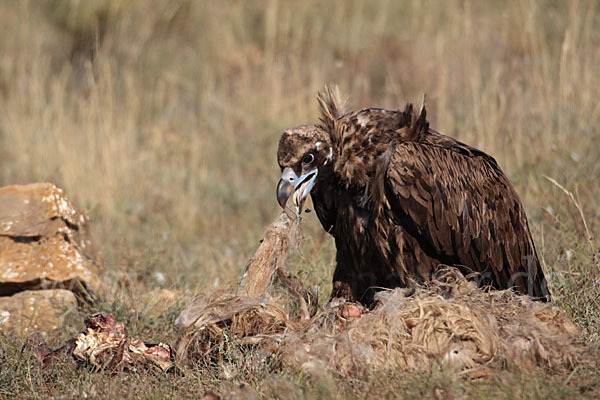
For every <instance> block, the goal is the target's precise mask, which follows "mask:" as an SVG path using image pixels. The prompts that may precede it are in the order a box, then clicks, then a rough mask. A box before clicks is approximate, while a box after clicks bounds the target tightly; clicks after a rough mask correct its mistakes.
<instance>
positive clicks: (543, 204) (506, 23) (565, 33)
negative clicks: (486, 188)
mask: <svg viewBox="0 0 600 400" xmlns="http://www.w3.org/2000/svg"><path fill="white" fill-rule="evenodd" d="M599 26H600V11H599V8H598V2H597V1H593V0H582V1H569V2H562V1H554V0H539V1H538V0H524V1H520V0H515V1H508V2H504V1H468V0H461V1H459V0H448V1H442V0H440V1H417V0H403V1H392V0H378V1H369V2H364V1H357V0H356V1H354V0H351V1H335V2H327V3H324V2H322V1H316V0H315V1H313V0H311V1H302V2H295V1H276V0H271V1H256V2H244V1H239V0H237V1H228V0H223V1H205V2H201V1H191V0H171V1H167V0H148V1H135V2H131V1H126V0H86V1H84V0H47V1H33V0H20V1H12V0H2V1H0V185H7V184H13V183H29V182H35V181H51V182H54V183H56V184H57V185H59V186H60V187H63V188H64V189H65V190H66V193H67V195H68V196H69V197H70V199H71V200H72V201H73V202H74V204H76V205H77V206H79V207H80V208H82V209H84V210H85V211H86V212H87V213H88V214H89V215H90V217H91V218H92V223H93V228H94V235H95V239H96V242H97V245H98V247H99V249H100V252H101V254H102V256H103V259H104V260H105V264H106V265H105V266H106V273H107V274H108V275H113V276H116V277H118V276H123V275H127V276H132V277H133V278H132V279H133V280H134V281H136V282H138V283H139V286H136V287H137V290H139V291H142V290H146V289H148V288H154V287H157V286H159V285H161V284H162V285H164V286H166V287H171V288H176V289H186V290H189V291H192V292H193V291H197V290H200V288H202V287H204V286H207V285H211V284H213V283H214V282H215V280H216V279H219V281H220V282H234V281H236V280H237V279H238V278H239V277H240V275H241V272H242V269H243V267H244V265H245V263H246V261H247V260H248V258H249V257H250V256H251V255H252V253H253V251H254V250H255V249H256V247H257V245H258V240H259V239H260V237H261V233H262V230H263V229H264V228H265V226H266V225H268V224H269V223H270V222H271V221H272V219H273V218H274V217H275V216H276V215H277V214H278V213H279V207H278V205H277V203H276V201H275V194H274V192H275V184H276V182H277V180H278V175H279V169H278V166H277V163H276V157H275V154H276V146H277V142H278V139H279V135H280V133H281V132H282V131H283V130H284V129H285V128H287V127H290V126H293V125H299V124H305V123H313V122H316V120H317V118H318V110H317V102H316V100H315V96H316V93H317V91H318V90H320V89H322V88H323V86H324V85H325V84H327V83H331V82H335V83H338V84H339V85H340V87H341V89H342V91H343V93H344V94H346V95H348V96H349V97H350V104H351V106H352V107H366V106H382V107H388V108H402V107H403V106H404V104H405V102H406V101H416V100H418V98H419V96H420V95H421V93H423V92H425V93H426V94H427V101H428V106H429V113H428V115H429V118H430V121H431V123H432V126H433V127H434V128H435V129H437V130H439V131H441V132H443V133H446V134H448V135H452V136H455V137H457V138H459V139H460V140H463V141H465V142H467V143H469V144H472V145H474V146H476V147H479V148H481V149H483V150H484V151H486V152H488V153H490V154H492V155H493V156H494V157H496V159H497V160H498V161H499V163H500V165H501V166H502V167H503V169H504V170H505V172H506V173H507V174H508V175H509V177H510V178H511V180H512V181H513V183H514V184H515V186H516V188H517V191H518V192H519V193H520V195H521V197H522V200H523V201H524V203H525V206H526V209H527V211H528V215H529V218H530V224H531V228H532V231H533V235H534V238H535V240H536V244H537V247H538V252H539V253H540V256H541V257H542V258H543V260H544V264H545V268H546V271H547V273H548V276H549V278H550V280H551V285H552V290H553V292H554V294H555V297H556V300H557V302H558V303H559V304H560V305H562V306H563V307H564V308H565V309H566V310H567V311H568V312H569V313H570V315H571V316H572V317H573V318H574V320H575V322H576V323H578V324H579V325H580V326H581V327H582V328H584V332H585V334H586V335H587V337H588V338H589V339H590V340H592V341H595V342H598V341H600V337H599V329H600V328H599V327H598V324H597V320H598V318H600V315H599V310H600V301H599V293H600V290H599V289H598V287H599V286H600V271H599V269H600V261H598V260H597V259H596V261H594V259H593V256H594V254H595V252H597V251H598V241H597V239H596V238H595V235H597V233H598V231H599V229H600V226H599V223H600V222H599V217H600V203H599V201H598V198H600V187H599V185H598V178H599V177H600V164H599V163H598V159H599V158H600V146H599V145H598V139H600V130H599V128H598V125H599V122H600V101H599V99H600V74H599V72H598V71H599V68H598V65H600V29H598V27H599ZM544 175H547V176H549V177H551V178H553V179H555V180H556V181H557V182H558V183H560V184H561V185H563V186H564V188H565V189H567V190H569V191H571V192H572V193H573V199H571V198H570V197H569V196H567V195H566V194H565V193H564V192H563V191H562V190H561V189H560V188H558V187H557V186H556V185H555V184H553V183H551V182H550V181H548V180H547V179H545V178H544V177H543V176H544ZM577 205H579V207H580V208H581V210H582V212H581V213H580V212H579V211H578V209H577ZM305 221H306V224H305V227H304V232H305V235H306V239H305V241H304V243H303V245H302V248H301V251H300V253H299V255H298V256H296V257H295V258H294V259H293V260H291V265H290V267H291V269H292V270H293V271H295V272H296V273H298V274H299V275H300V276H301V278H302V279H303V280H305V281H307V282H308V283H310V284H311V286H312V285H319V286H320V288H321V292H322V293H323V295H324V296H327V295H328V292H329V290H330V286H329V285H330V283H329V282H330V279H331V274H332V272H333V262H334V249H333V243H332V241H331V240H330V239H329V238H328V236H327V235H326V234H325V233H324V232H322V229H321V228H320V226H319V225H318V223H317V221H316V217H315V216H314V214H308V215H307V216H306V217H305ZM584 221H585V223H584ZM586 226H587V232H586ZM589 236H591V238H590V237H589ZM596 254H597V253H596ZM155 272H160V273H162V274H164V276H165V277H166V282H164V283H160V282H157V281H156V280H155V279H154V278H153V277H152V276H153V274H154V273H155Z"/></svg>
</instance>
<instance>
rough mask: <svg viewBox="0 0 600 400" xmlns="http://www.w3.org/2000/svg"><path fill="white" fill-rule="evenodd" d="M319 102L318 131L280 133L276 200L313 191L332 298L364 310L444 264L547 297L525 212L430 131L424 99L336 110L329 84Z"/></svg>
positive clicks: (497, 181)
mask: <svg viewBox="0 0 600 400" xmlns="http://www.w3.org/2000/svg"><path fill="white" fill-rule="evenodd" d="M318 100H319V104H320V107H321V122H320V124H319V125H311V126H307V125H305V126H299V127H296V128H292V129H289V130H287V131H285V132H284V133H283V135H282V136H281V139H280V141H279V149H278V152H277V158H278V162H279V166H280V167H281V171H282V175H281V180H280V181H279V184H278V185H277V199H278V201H279V204H280V205H281V206H282V207H285V205H286V202H287V200H288V198H289V197H290V196H291V195H292V193H293V194H294V196H297V198H296V202H295V203H296V204H298V200H299V201H300V204H302V202H303V201H304V199H305V198H306V197H307V196H308V194H309V193H310V195H311V196H312V201H313V205H314V209H315V211H316V214H317V216H318V218H319V220H320V222H321V224H322V225H323V228H325V230H326V231H327V232H329V233H330V234H331V235H333V237H334V238H335V246H336V249H337V256H336V263H337V265H336V268H335V271H334V274H333V291H332V297H342V298H346V299H348V300H353V301H360V302H362V303H364V304H367V305H372V302H373V295H374V292H375V291H376V290H378V289H381V288H393V287H411V286H412V285H413V283H415V282H423V281H426V280H428V279H430V278H431V277H432V275H433V273H434V272H435V271H436V269H438V268H439V267H440V266H455V267H456V268H458V269H459V270H460V271H461V272H462V273H463V274H465V275H471V279H473V280H474V281H476V282H477V284H478V285H479V286H488V287H492V288H495V289H506V288H511V287H512V288H514V290H516V291H517V292H519V293H523V294H528V295H529V296H531V297H533V298H535V299H539V300H543V301H547V300H549V299H550V295H549V293H548V289H547V284H546V280H545V278H544V273H543V271H542V268H541V266H540V261H539V259H538V256H537V254H536V250H535V245H534V243H533V239H532V237H531V233H530V231H529V226H528V223H527V217H526V216H525V210H524V209H523V205H522V204H521V201H520V200H519V196H518V195H517V193H516V191H515V189H514V188H513V187H512V185H511V184H510V182H509V181H508V179H507V177H506V176H505V175H504V173H503V172H502V171H501V170H500V167H499V166H498V164H497V163H496V160H494V158H492V157H491V156H489V155H488V154H486V153H484V152H482V151H481V150H478V149H476V148H473V147H471V146H468V145H466V144H464V143H461V142H459V141H457V140H455V139H453V138H451V137H448V136H445V135H442V134H440V133H438V132H436V131H435V130H433V129H431V128H430V127H429V123H428V122H427V120H426V112H425V107H424V104H423V106H422V107H421V108H420V110H415V109H413V106H412V105H411V104H408V105H407V106H406V108H405V109H404V111H391V110H384V109H381V108H367V109H362V110H358V111H351V112H346V111H345V110H344V104H343V103H342V102H341V100H340V96H339V92H338V90H337V88H327V89H325V91H324V92H323V93H320V94H319V96H318ZM300 207H301V206H300Z"/></svg>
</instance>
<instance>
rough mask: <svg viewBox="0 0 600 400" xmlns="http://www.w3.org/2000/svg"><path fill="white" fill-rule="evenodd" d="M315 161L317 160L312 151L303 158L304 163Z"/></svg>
mask: <svg viewBox="0 0 600 400" xmlns="http://www.w3.org/2000/svg"><path fill="white" fill-rule="evenodd" d="M313 161H315V156H314V155H313V154H312V153H308V154H307V155H305V156H304V158H303V159H302V162H303V163H304V164H310V163H312V162H313Z"/></svg>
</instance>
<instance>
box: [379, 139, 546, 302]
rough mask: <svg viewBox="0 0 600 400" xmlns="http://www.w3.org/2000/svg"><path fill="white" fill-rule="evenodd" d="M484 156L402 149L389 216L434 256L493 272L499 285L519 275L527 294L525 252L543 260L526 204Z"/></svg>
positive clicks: (411, 145)
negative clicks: (529, 224)
mask: <svg viewBox="0 0 600 400" xmlns="http://www.w3.org/2000/svg"><path fill="white" fill-rule="evenodd" d="M450 143H452V142H449V141H445V142H444V144H445V145H446V146H448V145H449V144H450ZM455 143H457V142H455ZM481 154H483V153H480V152H479V153H475V152H467V151H463V152H457V151H456V150H455V149H452V148H448V147H442V146H438V145H432V144H430V143H415V142H407V143H400V144H397V145H396V149H395V151H394V153H393V155H392V157H391V160H390V163H389V165H388V169H387V173H386V175H385V180H386V182H385V186H386V193H387V196H388V197H387V201H388V203H389V204H390V205H391V208H390V212H391V214H392V216H393V218H394V220H395V221H396V223H397V224H398V225H401V226H403V227H405V228H407V230H408V231H409V232H410V233H411V234H413V235H415V236H416V237H417V239H418V241H419V243H421V244H422V248H423V249H424V250H425V251H426V252H428V256H429V257H432V258H435V259H438V260H440V261H443V262H445V263H453V264H457V265H465V266H468V267H470V268H472V269H474V270H475V271H478V272H481V273H484V272H485V271H490V272H491V273H492V276H493V278H492V279H491V282H490V283H491V284H492V285H493V286H496V287H506V285H507V284H508V283H509V282H510V279H511V277H513V276H514V278H513V282H514V284H515V285H516V286H517V287H519V288H520V289H522V290H526V287H524V285H525V284H526V282H525V281H526V279H525V280H524V279H522V278H521V277H522V276H523V273H526V272H527V266H526V264H525V263H524V262H523V261H522V260H521V258H522V256H521V254H531V255H532V257H536V261H537V256H535V249H534V247H533V241H532V240H531V236H530V233H529V230H528V227H527V225H526V220H525V224H523V220H522V216H523V215H524V213H523V211H522V206H521V204H520V202H519V200H518V197H517V195H516V192H515V191H514V189H513V188H512V186H511V185H510V183H509V182H508V180H507V179H506V177H505V176H504V174H503V173H502V172H501V171H500V169H499V168H498V167H497V164H496V163H495V161H493V159H491V157H489V156H485V157H483V156H481ZM490 160H492V161H490ZM520 246H523V248H521V247H520ZM536 268H537V269H539V263H538V265H537V266H536ZM536 273H538V274H541V271H539V272H538V271H534V275H535V274H536ZM533 278H535V276H534V277H533Z"/></svg>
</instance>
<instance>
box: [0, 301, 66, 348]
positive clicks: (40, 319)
mask: <svg viewBox="0 0 600 400" xmlns="http://www.w3.org/2000/svg"><path fill="white" fill-rule="evenodd" d="M76 309H77V299H76V298H75V295H74V294H73V292H71V291H69V290H63V289H54V290H26V291H23V292H19V293H17V294H14V295H12V296H5V297H0V331H12V332H14V333H16V334H17V335H19V336H24V335H26V334H28V333H30V332H33V331H42V332H51V331H55V330H56V329H58V328H60V327H62V326H63V325H64V323H65V318H66V316H67V315H68V314H70V313H72V312H74V311H75V310H76Z"/></svg>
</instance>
